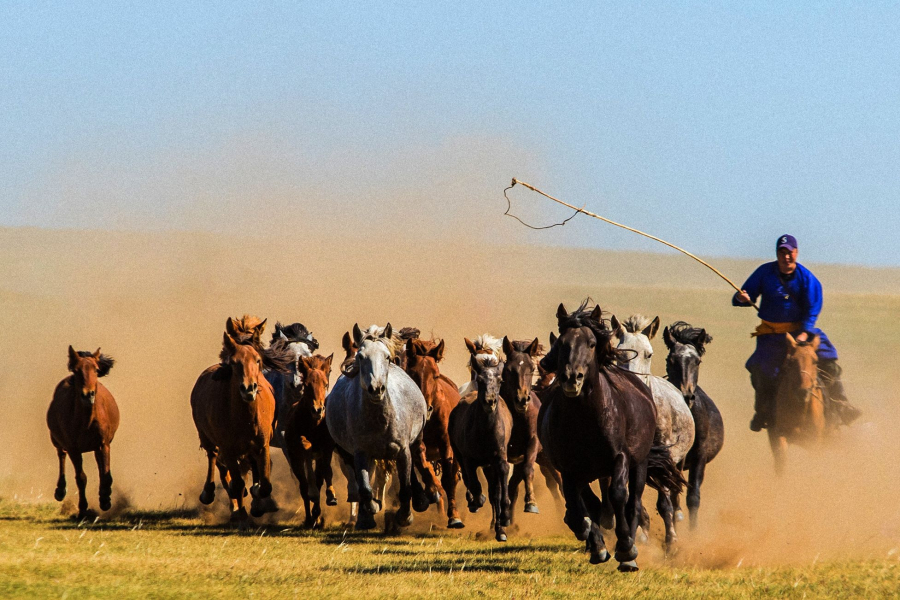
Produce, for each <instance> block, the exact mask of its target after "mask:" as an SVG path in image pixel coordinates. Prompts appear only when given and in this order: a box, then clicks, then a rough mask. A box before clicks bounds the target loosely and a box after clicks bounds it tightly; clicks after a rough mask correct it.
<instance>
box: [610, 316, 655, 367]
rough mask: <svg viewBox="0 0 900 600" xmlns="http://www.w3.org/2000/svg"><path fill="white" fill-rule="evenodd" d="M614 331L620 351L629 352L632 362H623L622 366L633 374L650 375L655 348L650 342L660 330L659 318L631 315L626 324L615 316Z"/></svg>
mask: <svg viewBox="0 0 900 600" xmlns="http://www.w3.org/2000/svg"><path fill="white" fill-rule="evenodd" d="M610 322H611V326H612V330H613V332H614V335H615V337H616V339H617V340H618V343H617V344H616V347H617V348H619V349H620V350H628V351H630V352H628V356H629V358H630V360H628V361H627V362H626V361H623V363H621V364H620V366H621V367H622V368H624V369H628V370H629V371H631V372H632V373H638V374H641V375H649V374H650V361H651V359H652V358H653V346H652V345H651V344H650V340H652V339H653V337H654V336H655V335H656V332H657V331H658V330H659V317H656V318H654V319H653V320H650V319H648V318H646V317H644V316H643V315H631V316H630V317H628V318H627V319H625V322H624V323H619V320H618V319H617V318H616V316H615V315H613V316H612V319H610Z"/></svg>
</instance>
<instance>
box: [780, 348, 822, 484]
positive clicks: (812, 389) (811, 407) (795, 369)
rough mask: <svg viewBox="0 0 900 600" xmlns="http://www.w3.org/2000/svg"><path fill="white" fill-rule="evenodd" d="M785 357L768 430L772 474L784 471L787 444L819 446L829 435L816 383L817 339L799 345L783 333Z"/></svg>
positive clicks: (820, 391)
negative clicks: (773, 415) (771, 424)
mask: <svg viewBox="0 0 900 600" xmlns="http://www.w3.org/2000/svg"><path fill="white" fill-rule="evenodd" d="M785 338H786V342H785V343H786V344H787V356H786V357H785V359H784V364H783V365H782V366H781V371H780V373H779V375H778V390H777V392H776V395H775V425H774V426H771V427H769V445H770V446H771V447H772V455H773V456H774V458H775V473H776V474H777V475H781V474H782V473H783V472H784V464H785V459H786V454H787V445H788V442H790V443H793V444H799V445H801V446H815V445H817V444H820V443H821V442H822V441H823V440H824V438H825V436H826V434H827V433H828V423H827V421H826V419H825V397H824V394H823V391H822V386H821V385H820V384H819V378H818V368H819V367H818V363H819V359H818V356H817V355H816V350H817V349H818V348H819V342H820V341H821V340H820V339H819V336H817V335H813V336H812V338H811V339H809V340H807V341H805V342H798V341H797V340H795V339H794V337H793V336H792V335H791V334H789V333H788V334H785Z"/></svg>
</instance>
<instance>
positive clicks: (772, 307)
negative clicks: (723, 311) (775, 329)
mask: <svg viewBox="0 0 900 600" xmlns="http://www.w3.org/2000/svg"><path fill="white" fill-rule="evenodd" d="M742 289H744V290H745V291H746V292H747V293H748V294H749V295H750V298H752V299H753V300H754V301H756V300H757V298H759V300H760V302H759V313H758V314H759V318H760V319H763V320H764V321H769V322H772V323H800V324H801V327H800V329H799V330H797V331H795V332H794V333H793V335H794V336H797V335H799V334H800V333H801V332H803V331H806V332H808V333H809V334H816V335H818V336H819V337H820V338H821V341H820V343H819V350H818V352H817V354H818V355H819V359H837V357H838V356H837V350H836V349H835V347H834V345H833V344H832V343H831V340H829V339H828V336H827V335H825V332H824V331H822V330H821V329H818V328H817V327H816V320H817V319H818V318H819V313H820V312H821V311H822V284H821V283H819V280H818V279H816V276H815V275H813V274H812V271H810V270H809V269H807V268H806V267H804V266H803V265H801V264H798V265H797V269H796V270H795V271H794V273H793V274H791V276H790V277H785V276H783V275H782V274H781V272H780V271H779V270H778V263H777V262H770V263H765V264H763V265H760V267H759V268H758V269H756V271H754V272H753V274H752V275H750V277H749V278H748V279H747V281H746V282H745V283H744V285H743V288H742ZM731 303H732V304H733V305H734V306H749V305H748V304H744V303H742V302H740V301H738V299H737V295H735V296H734V297H733V298H732V300H731ZM786 354H787V341H786V338H785V336H784V335H779V334H770V335H761V336H759V337H757V338H756V351H755V352H754V353H753V355H752V356H751V357H750V359H749V360H748V361H747V365H746V366H747V369H748V370H750V371H754V370H757V371H760V372H761V374H762V375H764V376H769V377H774V376H776V375H777V374H778V370H779V369H780V368H781V365H782V363H784V357H785V355H786Z"/></svg>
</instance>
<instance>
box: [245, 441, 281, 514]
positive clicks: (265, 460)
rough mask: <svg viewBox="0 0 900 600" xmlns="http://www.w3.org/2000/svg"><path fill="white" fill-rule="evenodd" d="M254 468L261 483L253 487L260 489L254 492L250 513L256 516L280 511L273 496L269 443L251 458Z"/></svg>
mask: <svg viewBox="0 0 900 600" xmlns="http://www.w3.org/2000/svg"><path fill="white" fill-rule="evenodd" d="M250 464H251V467H252V468H255V470H254V474H255V475H258V476H259V484H258V485H254V486H253V488H251V490H250V491H251V492H253V490H258V491H257V492H256V493H255V494H253V500H251V501H250V514H251V515H253V516H254V517H261V516H263V515H264V514H266V513H273V512H277V511H278V504H277V503H276V502H275V499H274V498H272V481H271V476H272V459H271V456H270V455H269V445H268V444H263V445H262V448H261V449H260V451H259V452H257V454H256V456H255V457H253V458H252V459H251V460H250Z"/></svg>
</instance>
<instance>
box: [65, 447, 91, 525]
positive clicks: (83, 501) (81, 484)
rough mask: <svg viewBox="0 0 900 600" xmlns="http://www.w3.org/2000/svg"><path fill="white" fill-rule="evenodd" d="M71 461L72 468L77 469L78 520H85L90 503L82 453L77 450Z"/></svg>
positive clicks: (71, 454) (71, 453)
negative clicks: (86, 490)
mask: <svg viewBox="0 0 900 600" xmlns="http://www.w3.org/2000/svg"><path fill="white" fill-rule="evenodd" d="M69 460H71V461H72V466H73V467H75V485H77V486H78V519H83V518H85V517H86V516H87V509H88V501H87V495H85V492H84V490H85V488H86V487H87V475H86V474H85V472H84V465H83V460H82V456H81V452H78V451H77V450H76V451H75V452H70V453H69Z"/></svg>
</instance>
